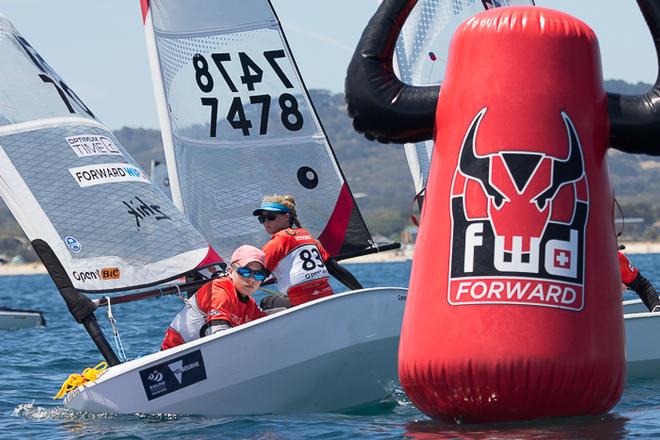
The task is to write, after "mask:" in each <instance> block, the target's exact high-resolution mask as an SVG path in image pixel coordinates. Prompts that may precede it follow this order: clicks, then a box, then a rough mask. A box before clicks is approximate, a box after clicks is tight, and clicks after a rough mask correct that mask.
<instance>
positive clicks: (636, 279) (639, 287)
mask: <svg viewBox="0 0 660 440" xmlns="http://www.w3.org/2000/svg"><path fill="white" fill-rule="evenodd" d="M619 270H620V271H621V281H623V284H624V286H625V287H624V290H625V288H628V289H630V290H632V291H634V292H635V293H636V294H637V295H638V296H639V297H640V299H641V300H642V302H643V303H644V305H645V306H646V308H647V309H649V311H650V312H660V298H658V292H657V291H656V290H655V287H654V286H653V284H651V282H650V281H649V280H647V279H646V278H645V277H644V276H643V275H642V274H641V272H640V271H639V270H638V269H637V268H636V267H635V266H633V264H632V263H631V262H630V260H628V258H627V257H626V256H625V255H624V254H623V253H621V251H619Z"/></svg>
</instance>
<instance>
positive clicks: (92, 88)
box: [0, 0, 658, 130]
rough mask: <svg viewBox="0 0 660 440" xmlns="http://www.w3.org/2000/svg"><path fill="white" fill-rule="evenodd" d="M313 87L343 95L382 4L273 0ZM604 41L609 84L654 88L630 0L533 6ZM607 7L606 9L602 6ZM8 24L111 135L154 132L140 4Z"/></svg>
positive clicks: (12, 9) (7, 11)
mask: <svg viewBox="0 0 660 440" xmlns="http://www.w3.org/2000/svg"><path fill="white" fill-rule="evenodd" d="M272 3H273V6H274V8H275V9H276V11H277V14H278V16H279V18H280V20H281V21H282V26H283V28H284V31H285V33H286V35H287V38H288V40H289V44H290V45H291V49H292V51H293V54H294V56H295V57H296V61H297V63H298V66H299V68H300V70H301V74H302V77H303V79H304V81H305V83H306V84H307V87H308V88H323V89H328V90H331V91H333V92H341V91H343V83H344V76H345V73H346V67H347V66H348V62H349V61H350V58H351V56H352V54H353V49H354V47H355V44H356V42H357V40H358V39H359V37H360V34H361V33H362V29H363V28H364V25H365V24H366V23H367V21H368V20H369V18H370V17H371V15H372V14H373V12H374V11H375V10H376V7H377V4H378V1H377V0H272ZM536 4H537V6H543V7H548V8H553V9H559V10H562V11H564V12H567V13H569V14H571V15H574V16H575V17H577V18H580V19H581V20H583V21H584V22H586V23H587V24H588V25H589V26H591V27H592V28H593V29H594V31H595V32H596V35H597V36H598V39H599V42H600V47H601V52H602V61H603V73H604V76H605V79H623V80H625V81H627V82H630V83H637V82H640V81H642V82H646V83H653V82H654V81H655V78H656V76H657V71H658V69H657V60H656V57H655V53H654V51H653V45H652V41H651V37H650V34H649V32H648V30H647V28H646V26H645V24H644V22H643V19H642V16H641V13H640V12H639V10H638V8H637V2H636V1H634V0H618V1H611V2H602V1H596V0H537V1H536ZM604 4H605V5H606V6H603V5H604ZM0 14H3V15H4V16H6V17H7V18H8V19H9V20H10V21H12V23H13V24H14V26H15V27H16V28H17V29H18V31H19V32H20V33H21V35H23V37H25V38H26V39H27V40H28V41H29V42H30V43H31V45H32V46H33V47H34V48H35V49H36V50H37V51H38V52H39V53H40V54H41V56H42V57H43V58H44V59H45V60H46V61H47V62H48V63H49V64H50V65H51V67H52V68H53V69H54V70H55V71H56V72H57V73H58V74H59V75H60V76H61V77H62V78H63V79H64V81H65V82H66V83H67V84H68V85H69V86H70V87H71V88H72V89H73V90H75V91H76V93H77V94H78V96H80V97H81V98H82V100H83V101H84V102H85V103H86V105H87V106H88V107H89V108H90V109H91V110H92V111H93V112H94V113H95V114H96V116H97V117H98V118H99V119H100V120H101V122H103V123H104V124H105V125H107V126H108V127H109V128H111V129H113V130H114V129H119V128H121V127H123V126H128V127H143V128H158V120H157V116H156V107H155V105H156V104H155V101H154V97H153V88H152V85H151V74H150V72H149V66H148V62H147V52H146V44H145V37H144V31H143V27H142V16H141V13H140V6H139V0H57V1H53V0H0Z"/></svg>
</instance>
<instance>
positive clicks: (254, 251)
mask: <svg viewBox="0 0 660 440" xmlns="http://www.w3.org/2000/svg"><path fill="white" fill-rule="evenodd" d="M253 261H256V262H257V263H260V264H261V265H262V266H263V267H266V254H264V253H263V251H262V250H261V249H259V248H256V247H254V246H250V245H249V244H244V245H243V246H240V247H239V248H237V249H236V250H235V251H234V253H233V254H231V264H234V263H235V264H238V265H239V266H240V267H243V266H247V265H248V264H250V263H252V262H253Z"/></svg>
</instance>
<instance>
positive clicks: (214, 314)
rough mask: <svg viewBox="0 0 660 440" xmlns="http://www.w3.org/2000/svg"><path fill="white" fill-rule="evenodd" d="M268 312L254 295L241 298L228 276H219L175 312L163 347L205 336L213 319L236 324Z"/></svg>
mask: <svg viewBox="0 0 660 440" xmlns="http://www.w3.org/2000/svg"><path fill="white" fill-rule="evenodd" d="M265 315H266V314H265V313H264V312H262V311H261V310H259V307H257V304H256V302H255V301H254V299H252V298H251V297H248V299H247V300H246V301H241V300H240V299H239V298H238V292H236V288H235V287H234V284H233V283H232V281H231V279H230V278H229V277H222V278H216V279H214V280H212V281H211V282H209V283H206V284H204V285H203V286H202V287H200V288H199V289H198V290H197V292H195V294H194V295H193V296H191V297H190V298H189V299H188V302H187V303H186V305H185V306H184V307H183V309H181V311H180V312H179V313H177V314H176V316H175V317H174V319H173V320H172V322H171V323H170V325H169V327H168V328H167V331H166V332H165V339H164V340H163V343H162V345H161V350H165V349H167V348H171V347H176V346H177V345H181V344H183V343H185V342H190V341H194V340H195V339H198V338H200V337H202V336H204V334H202V332H203V330H205V329H206V324H208V323H210V322H211V321H214V320H224V321H228V322H229V323H230V325H231V326H232V327H236V326H239V325H241V324H244V323H246V322H249V321H252V320H254V319H257V318H261V317H262V316H265Z"/></svg>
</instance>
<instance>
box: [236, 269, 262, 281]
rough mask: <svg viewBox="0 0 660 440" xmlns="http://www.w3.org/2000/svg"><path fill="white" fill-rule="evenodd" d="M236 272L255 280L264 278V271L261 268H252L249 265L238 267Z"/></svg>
mask: <svg viewBox="0 0 660 440" xmlns="http://www.w3.org/2000/svg"><path fill="white" fill-rule="evenodd" d="M236 272H238V274H239V275H240V276H242V277H243V278H250V277H252V278H254V279H255V280H257V281H263V280H265V279H266V272H264V271H263V270H252V269H250V268H249V267H238V268H236Z"/></svg>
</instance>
